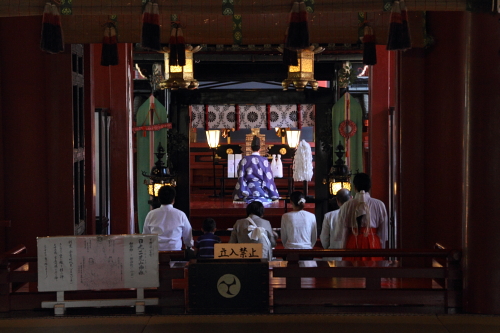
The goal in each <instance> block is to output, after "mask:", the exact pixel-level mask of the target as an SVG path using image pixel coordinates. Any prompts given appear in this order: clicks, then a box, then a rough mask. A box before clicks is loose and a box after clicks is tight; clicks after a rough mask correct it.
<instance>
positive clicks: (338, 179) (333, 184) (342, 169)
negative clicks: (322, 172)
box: [328, 141, 351, 196]
mask: <svg viewBox="0 0 500 333" xmlns="http://www.w3.org/2000/svg"><path fill="white" fill-rule="evenodd" d="M344 154H345V151H344V146H342V144H341V142H340V141H339V144H338V145H337V150H335V155H337V160H336V161H335V165H334V166H332V167H331V169H330V173H329V174H328V176H329V181H330V184H329V189H330V194H331V195H333V196H335V195H337V192H338V191H339V190H340V189H342V188H345V189H347V190H349V191H350V190H351V183H350V179H351V172H349V168H348V167H347V165H345V162H344V159H343V157H344Z"/></svg>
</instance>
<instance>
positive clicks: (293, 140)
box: [286, 130, 300, 149]
mask: <svg viewBox="0 0 500 333" xmlns="http://www.w3.org/2000/svg"><path fill="white" fill-rule="evenodd" d="M286 140H287V141H288V146H290V148H293V149H295V148H297V147H298V146H299V142H300V130H288V131H286Z"/></svg>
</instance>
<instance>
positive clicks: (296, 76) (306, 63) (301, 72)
mask: <svg viewBox="0 0 500 333" xmlns="http://www.w3.org/2000/svg"><path fill="white" fill-rule="evenodd" d="M324 50H325V49H324V48H323V47H316V48H315V47H314V46H313V45H311V46H310V47H308V48H305V49H302V50H298V51H297V60H298V66H288V78H287V79H285V80H283V82H282V83H281V85H282V86H283V90H288V87H289V86H290V85H293V86H295V90H297V91H303V90H304V89H305V87H306V86H307V84H309V85H310V86H311V88H312V89H313V90H317V89H318V81H316V80H315V79H314V55H315V54H318V53H321V52H323V51H324ZM280 51H281V52H283V50H282V49H280Z"/></svg>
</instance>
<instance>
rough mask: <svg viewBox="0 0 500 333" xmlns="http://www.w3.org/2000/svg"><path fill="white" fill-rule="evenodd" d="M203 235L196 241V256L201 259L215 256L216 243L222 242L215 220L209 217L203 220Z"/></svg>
mask: <svg viewBox="0 0 500 333" xmlns="http://www.w3.org/2000/svg"><path fill="white" fill-rule="evenodd" d="M202 229H203V235H201V236H199V237H198V239H197V240H196V242H195V248H196V256H197V257H198V258H201V259H206V258H213V257H214V244H217V243H220V238H219V236H216V235H215V234H214V233H215V230H216V225H215V220H214V219H213V218H210V217H207V218H206V219H205V220H204V221H203V227H202Z"/></svg>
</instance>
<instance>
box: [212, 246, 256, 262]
mask: <svg viewBox="0 0 500 333" xmlns="http://www.w3.org/2000/svg"><path fill="white" fill-rule="evenodd" d="M261 258H262V244H261V243H218V244H214V259H261Z"/></svg>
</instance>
